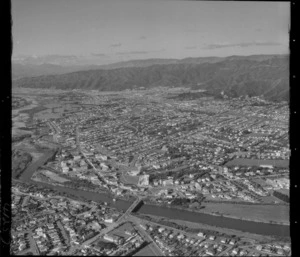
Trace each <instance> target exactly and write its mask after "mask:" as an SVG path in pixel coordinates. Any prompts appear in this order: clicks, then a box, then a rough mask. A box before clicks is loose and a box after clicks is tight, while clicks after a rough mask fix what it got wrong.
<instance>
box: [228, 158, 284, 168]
mask: <svg viewBox="0 0 300 257" xmlns="http://www.w3.org/2000/svg"><path fill="white" fill-rule="evenodd" d="M225 165H226V166H260V165H273V166H274V167H282V168H288V167H289V160H260V159H244V158H237V159H234V160H232V161H229V162H227V163H226V164H225Z"/></svg>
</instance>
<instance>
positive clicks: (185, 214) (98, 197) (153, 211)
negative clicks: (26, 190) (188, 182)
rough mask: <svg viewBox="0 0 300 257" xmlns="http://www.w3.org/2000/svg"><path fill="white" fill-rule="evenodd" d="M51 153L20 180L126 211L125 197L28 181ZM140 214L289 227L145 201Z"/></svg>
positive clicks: (243, 226) (248, 228)
mask: <svg viewBox="0 0 300 257" xmlns="http://www.w3.org/2000/svg"><path fill="white" fill-rule="evenodd" d="M52 155H53V152H48V153H46V154H44V156H43V157H42V158H41V159H40V160H39V161H37V162H35V163H33V164H31V165H30V166H29V167H28V168H27V169H26V170H25V171H24V172H23V174H22V176H21V178H20V180H23V181H26V182H30V183H32V184H37V185H42V186H45V187H48V188H52V189H54V190H56V191H59V192H65V193H68V194H71V195H75V196H79V197H82V198H84V199H86V200H91V201H95V202H101V203H103V202H107V203H108V204H109V205H111V206H112V207H115V208H116V209H118V210H122V211H126V210H127V209H128V208H129V207H130V205H131V204H132V203H133V201H132V202H130V201H126V200H120V199H118V200H116V201H115V202H114V201H113V197H112V196H111V195H109V194H107V193H95V192H89V191H83V190H79V189H72V188H66V187H62V186H55V185H50V184H47V183H42V182H37V181H33V180H31V176H32V174H33V173H34V171H35V170H36V169H37V168H38V167H39V166H42V165H43V164H44V163H45V162H46V161H47V160H48V159H49V158H50V157H51V156H52ZM137 212H138V213H142V214H149V215H156V216H160V217H165V218H169V219H177V220H184V221H189V222H195V223H203V224H207V225H211V226H216V227H224V228H228V229H234V230H240V231H244V232H249V233H254V234H260V235H273V236H282V237H289V236H290V226H287V225H278V224H268V223H262V222H254V221H246V220H240V219H234V218H228V217H221V216H215V215H210V214H206V213H196V212H191V211H185V210H179V209H174V208H169V207H165V206H157V205H149V204H144V205H142V206H141V207H140V209H139V210H138V211H137Z"/></svg>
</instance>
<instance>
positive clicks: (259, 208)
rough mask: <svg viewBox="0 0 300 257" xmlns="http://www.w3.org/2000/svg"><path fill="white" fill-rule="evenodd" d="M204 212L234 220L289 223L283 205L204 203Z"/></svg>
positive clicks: (287, 209) (286, 210)
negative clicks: (233, 218) (227, 216)
mask: <svg viewBox="0 0 300 257" xmlns="http://www.w3.org/2000/svg"><path fill="white" fill-rule="evenodd" d="M203 211H204V212H209V213H213V212H214V213H216V212H218V213H220V214H224V215H229V216H232V217H236V218H243V219H248V220H255V221H263V222H270V221H273V222H278V223H282V222H283V223H288V222H289V206H284V205H247V204H245V205H242V204H230V203H228V204H227V203H205V208H204V209H203Z"/></svg>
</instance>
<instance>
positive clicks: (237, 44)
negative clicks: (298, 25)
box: [12, 0, 290, 65]
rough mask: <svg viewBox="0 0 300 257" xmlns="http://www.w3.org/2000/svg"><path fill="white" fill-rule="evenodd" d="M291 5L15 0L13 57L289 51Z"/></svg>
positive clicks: (102, 60)
mask: <svg viewBox="0 0 300 257" xmlns="http://www.w3.org/2000/svg"><path fill="white" fill-rule="evenodd" d="M289 8H290V3H288V2H229V1H228V2H227V1H222V2H218V1H209V2H206V1H201V2H200V1H170V0H161V1H160V0H157V1H136V0H123V1H118V0H110V1H94V0H89V1H78V0H71V1H70V0H62V1H37V0H12V18H13V28H12V32H13V59H14V60H17V59H22V58H25V59H26V58H27V59H32V60H35V59H36V60H39V61H41V62H43V61H44V62H45V63H47V62H48V63H49V62H51V60H52V61H53V62H58V63H60V62H61V63H63V64H76V65H78V64H82V65H85V64H98V65H101V64H110V63H115V62H120V61H128V60H139V59H152V58H162V59H184V58H189V57H192V58H194V57H208V56H209V57H211V56H212V57H213V56H215V57H225V56H232V55H244V56H248V55H260V54H288V53H289V33H288V32H289V23H290V11H289Z"/></svg>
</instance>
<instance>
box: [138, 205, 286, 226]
mask: <svg viewBox="0 0 300 257" xmlns="http://www.w3.org/2000/svg"><path fill="white" fill-rule="evenodd" d="M144 203H145V204H147V205H150V206H151V205H153V206H159V207H163V208H169V209H177V210H182V211H188V212H192V213H199V214H207V215H212V216H216V217H224V218H230V219H237V220H241V221H250V222H256V223H265V224H276V225H283V226H290V222H289V221H273V220H268V221H267V220H264V219H260V218H245V217H244V216H242V215H246V212H244V213H240V214H241V216H239V215H234V214H226V213H221V212H222V211H223V209H222V208H220V209H218V210H217V211H215V210H211V209H208V208H206V207H207V206H204V207H205V208H204V209H201V210H195V209H188V210H187V208H186V207H181V206H174V205H172V206H170V205H164V204H159V203H154V202H150V201H144ZM238 206H239V205H238ZM249 207H250V208H251V209H252V212H249V211H250V210H249V211H248V212H247V213H248V214H249V213H250V214H251V213H255V211H259V208H262V206H261V205H260V206H255V207H254V206H253V205H251V206H249ZM269 207H270V206H268V208H269ZM270 213H273V214H274V211H273V210H270ZM275 214H277V213H276V212H275Z"/></svg>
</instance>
